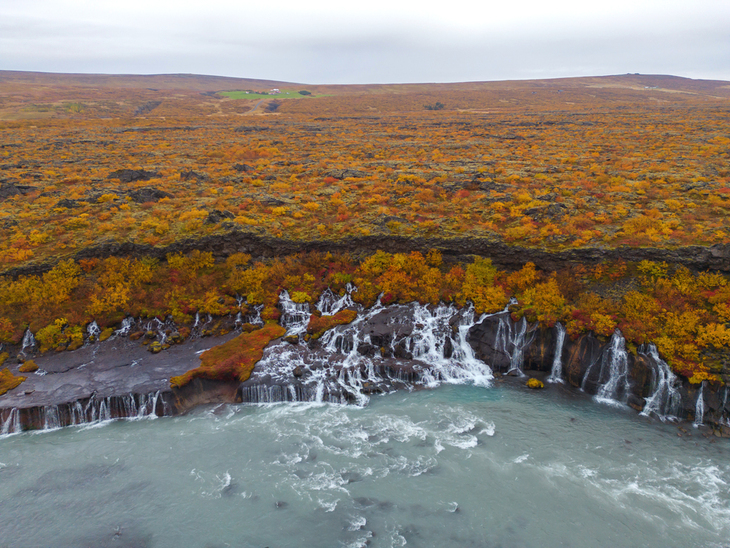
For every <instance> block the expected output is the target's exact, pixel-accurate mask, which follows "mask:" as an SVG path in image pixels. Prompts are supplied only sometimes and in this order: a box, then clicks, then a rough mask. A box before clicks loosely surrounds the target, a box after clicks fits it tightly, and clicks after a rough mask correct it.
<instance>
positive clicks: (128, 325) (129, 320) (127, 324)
mask: <svg viewBox="0 0 730 548" xmlns="http://www.w3.org/2000/svg"><path fill="white" fill-rule="evenodd" d="M134 324H135V320H134V318H133V317H131V316H127V317H126V318H124V319H123V320H122V325H120V326H119V329H117V330H116V331H115V332H114V335H119V336H122V337H126V336H127V335H129V333H130V332H131V331H132V327H134Z"/></svg>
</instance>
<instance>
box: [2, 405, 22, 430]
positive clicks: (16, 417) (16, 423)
mask: <svg viewBox="0 0 730 548" xmlns="http://www.w3.org/2000/svg"><path fill="white" fill-rule="evenodd" d="M20 431H21V428H20V411H18V409H17V408H15V407H14V408H12V409H11V410H10V414H8V416H7V418H6V419H5V420H4V421H3V424H2V428H0V435H3V436H6V435H8V434H17V433H19V432H20Z"/></svg>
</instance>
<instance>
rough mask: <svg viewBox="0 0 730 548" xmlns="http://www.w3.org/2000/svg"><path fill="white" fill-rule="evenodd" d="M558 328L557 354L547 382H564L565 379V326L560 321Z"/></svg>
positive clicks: (557, 324)
mask: <svg viewBox="0 0 730 548" xmlns="http://www.w3.org/2000/svg"><path fill="white" fill-rule="evenodd" d="M555 328H556V329H557V330H558V340H557V341H556V342H555V356H554V357H553V366H552V369H551V370H550V376H549V377H548V378H547V382H559V383H564V382H565V381H564V380H563V344H564V343H565V326H564V325H563V324H562V323H560V322H558V323H556V324H555Z"/></svg>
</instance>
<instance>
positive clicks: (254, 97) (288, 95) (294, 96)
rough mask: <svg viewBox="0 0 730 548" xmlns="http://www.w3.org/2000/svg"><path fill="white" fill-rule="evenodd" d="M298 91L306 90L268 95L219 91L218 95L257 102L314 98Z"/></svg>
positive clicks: (287, 90)
mask: <svg viewBox="0 0 730 548" xmlns="http://www.w3.org/2000/svg"><path fill="white" fill-rule="evenodd" d="M300 91H307V90H291V89H282V90H280V91H279V93H273V94H272V93H268V92H266V91H264V92H261V91H255V90H243V91H219V92H218V95H223V96H224V97H228V98H230V99H248V100H257V99H302V98H304V97H314V96H315V95H314V94H310V95H302V94H301V93H299V92H300Z"/></svg>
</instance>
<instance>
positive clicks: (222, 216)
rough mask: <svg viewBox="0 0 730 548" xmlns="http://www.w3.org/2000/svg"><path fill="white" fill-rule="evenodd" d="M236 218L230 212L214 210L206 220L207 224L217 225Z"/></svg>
mask: <svg viewBox="0 0 730 548" xmlns="http://www.w3.org/2000/svg"><path fill="white" fill-rule="evenodd" d="M235 217H236V216H235V215H234V214H233V213H231V212H230V211H221V210H220V209H214V210H213V211H211V212H210V213H208V217H207V218H206V219H205V224H207V225H215V224H218V223H220V222H221V221H225V220H226V219H234V218H235Z"/></svg>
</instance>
